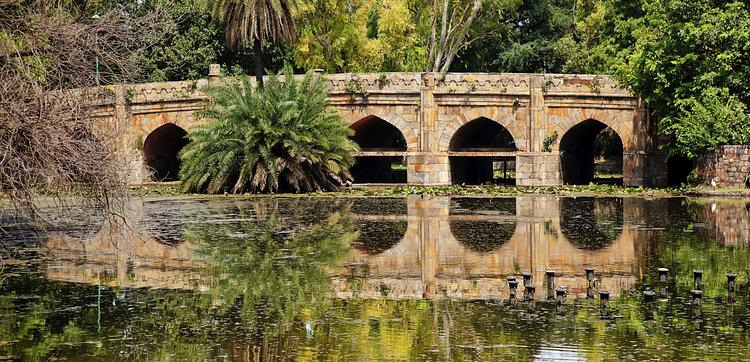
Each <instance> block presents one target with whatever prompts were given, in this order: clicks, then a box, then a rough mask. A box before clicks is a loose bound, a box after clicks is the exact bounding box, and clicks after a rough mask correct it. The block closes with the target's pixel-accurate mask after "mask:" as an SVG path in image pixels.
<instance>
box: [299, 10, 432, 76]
mask: <svg viewBox="0 0 750 362" xmlns="http://www.w3.org/2000/svg"><path fill="white" fill-rule="evenodd" d="M425 7H426V5H425V4H422V3H412V2H411V1H409V0H354V1H344V0H305V1H301V2H300V14H299V15H298V18H299V19H300V20H299V23H300V36H299V39H298V41H297V42H296V43H295V45H294V48H295V61H296V64H297V65H298V66H300V67H302V68H305V69H314V68H321V69H325V70H326V71H328V72H339V73H342V72H378V71H392V72H395V71H416V70H424V69H426V68H427V47H426V39H427V37H426V35H425V34H424V33H422V32H421V31H420V29H421V28H424V27H425V23H424V21H421V22H420V21H415V19H414V17H416V16H419V14H421V12H423V11H425V10H426V8H425ZM412 9H414V10H415V11H416V13H413V12H412V11H411V10H412ZM426 25H429V24H426ZM420 27H421V28H420Z"/></svg>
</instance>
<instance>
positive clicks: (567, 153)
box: [560, 119, 623, 185]
mask: <svg viewBox="0 0 750 362" xmlns="http://www.w3.org/2000/svg"><path fill="white" fill-rule="evenodd" d="M622 156H623V145H622V139H621V138H620V136H619V135H618V134H617V132H615V130H614V129H612V128H610V127H608V126H607V125H606V124H604V123H602V122H599V121H597V120H594V119H589V120H586V121H583V122H581V123H579V124H577V125H575V126H573V127H572V128H571V129H569V130H568V131H567V132H565V134H564V135H563V137H562V139H561V140H560V161H561V164H562V171H563V175H562V176H563V182H564V183H565V184H569V185H586V184H589V183H591V182H595V183H605V184H622V160H623V158H622Z"/></svg>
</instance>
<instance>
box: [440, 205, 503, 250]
mask: <svg viewBox="0 0 750 362" xmlns="http://www.w3.org/2000/svg"><path fill="white" fill-rule="evenodd" d="M461 214H465V215H475V216H480V217H482V219H480V220H453V219H451V221H450V230H451V234H453V237H454V238H455V239H456V241H458V242H459V243H460V244H462V245H464V246H465V247H467V248H469V249H471V250H473V251H476V252H480V253H486V252H490V251H492V250H495V249H497V248H498V247H500V246H501V245H503V244H505V243H506V242H508V241H509V240H510V239H511V238H512V237H513V235H514V234H515V231H516V222H515V221H510V220H492V218H493V217H498V216H512V217H515V215H516V199H515V198H497V199H484V198H481V199H480V198H453V199H451V215H461ZM514 220H515V219H514Z"/></svg>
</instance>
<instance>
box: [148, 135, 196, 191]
mask: <svg viewBox="0 0 750 362" xmlns="http://www.w3.org/2000/svg"><path fill="white" fill-rule="evenodd" d="M186 135H187V132H185V130H184V129H182V128H180V127H179V126H177V125H175V124H173V123H166V124H164V125H162V126H161V127H159V128H157V129H155V130H154V131H153V132H151V133H150V134H149V135H148V137H146V140H145V141H144V142H143V157H144V159H145V162H146V165H147V166H148V167H149V168H150V169H151V171H152V175H151V178H152V179H153V180H155V181H174V180H177V178H178V176H179V175H178V174H179V171H180V161H179V159H178V158H177V153H178V152H180V150H181V149H182V147H184V146H185V145H186V144H187V143H188V140H187V138H186V137H185V136H186Z"/></svg>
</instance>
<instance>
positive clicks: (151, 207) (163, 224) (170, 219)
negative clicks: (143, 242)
mask: <svg viewBox="0 0 750 362" xmlns="http://www.w3.org/2000/svg"><path fill="white" fill-rule="evenodd" d="M169 204H172V202H169V203H168V205H169ZM170 206H174V207H170ZM180 216H181V214H180V208H179V205H169V206H167V205H164V203H163V202H160V203H152V202H144V203H143V218H142V219H141V227H142V228H143V230H144V231H145V232H146V235H148V236H150V237H151V238H153V239H154V241H156V242H157V243H159V244H162V245H165V246H170V247H175V246H177V245H180V244H182V243H183V242H184V241H185V239H184V238H183V237H182V219H181V217H180Z"/></svg>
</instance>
